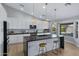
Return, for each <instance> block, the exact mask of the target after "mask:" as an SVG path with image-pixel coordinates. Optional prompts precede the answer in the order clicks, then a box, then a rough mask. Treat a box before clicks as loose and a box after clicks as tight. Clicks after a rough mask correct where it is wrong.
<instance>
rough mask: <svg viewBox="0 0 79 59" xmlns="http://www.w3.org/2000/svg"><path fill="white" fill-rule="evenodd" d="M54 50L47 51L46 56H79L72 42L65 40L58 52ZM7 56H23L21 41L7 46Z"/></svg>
mask: <svg viewBox="0 0 79 59" xmlns="http://www.w3.org/2000/svg"><path fill="white" fill-rule="evenodd" d="M53 52H56V51H49V52H47V53H46V54H45V55H46V56H79V48H78V47H76V46H75V45H73V44H70V43H67V42H65V48H64V49H59V52H58V54H54V53H53ZM8 55H9V56H23V55H24V54H23V45H22V43H19V44H13V45H10V46H9V51H8Z"/></svg>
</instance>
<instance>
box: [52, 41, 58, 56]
mask: <svg viewBox="0 0 79 59" xmlns="http://www.w3.org/2000/svg"><path fill="white" fill-rule="evenodd" d="M58 43H59V40H54V41H53V48H55V49H54V51H56V52H57V53H55V52H53V53H55V54H57V55H58V52H59V50H58Z"/></svg>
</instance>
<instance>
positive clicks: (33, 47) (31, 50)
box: [28, 41, 39, 56]
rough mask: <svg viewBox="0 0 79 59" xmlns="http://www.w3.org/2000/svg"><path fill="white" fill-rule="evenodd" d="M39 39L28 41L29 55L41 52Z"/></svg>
mask: <svg viewBox="0 0 79 59" xmlns="http://www.w3.org/2000/svg"><path fill="white" fill-rule="evenodd" d="M38 45H39V41H32V42H29V43H28V55H29V56H34V55H38V52H39V46H38Z"/></svg>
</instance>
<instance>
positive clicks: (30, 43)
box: [24, 33, 60, 56]
mask: <svg viewBox="0 0 79 59" xmlns="http://www.w3.org/2000/svg"><path fill="white" fill-rule="evenodd" d="M55 40H58V41H59V42H58V43H57V45H55V46H56V47H53V46H54V43H53V41H55ZM40 43H46V51H45V52H48V51H51V50H54V49H57V48H60V44H59V43H60V40H59V38H58V37H56V36H55V37H52V36H51V35H50V34H48V33H47V34H46V33H42V34H37V36H36V39H30V37H29V36H27V37H26V36H25V37H24V55H25V56H36V55H38V54H39V44H40ZM40 54H41V53H40Z"/></svg>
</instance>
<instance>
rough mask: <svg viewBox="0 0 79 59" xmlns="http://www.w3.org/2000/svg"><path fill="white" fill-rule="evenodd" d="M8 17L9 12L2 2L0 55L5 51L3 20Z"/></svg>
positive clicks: (0, 6)
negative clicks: (7, 12)
mask: <svg viewBox="0 0 79 59" xmlns="http://www.w3.org/2000/svg"><path fill="white" fill-rule="evenodd" d="M6 19H7V14H6V12H5V10H4V8H3V6H2V5H1V4H0V55H2V52H3V21H4V20H6Z"/></svg>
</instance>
